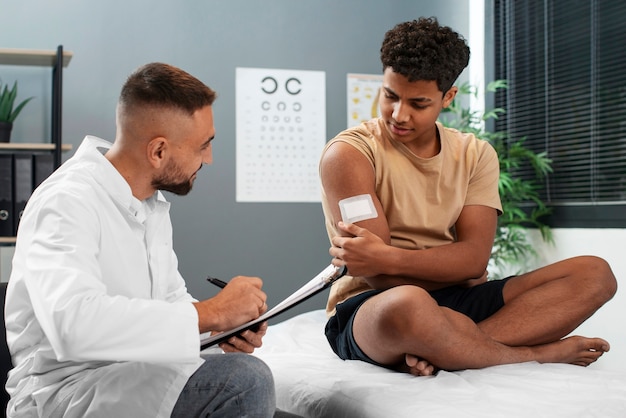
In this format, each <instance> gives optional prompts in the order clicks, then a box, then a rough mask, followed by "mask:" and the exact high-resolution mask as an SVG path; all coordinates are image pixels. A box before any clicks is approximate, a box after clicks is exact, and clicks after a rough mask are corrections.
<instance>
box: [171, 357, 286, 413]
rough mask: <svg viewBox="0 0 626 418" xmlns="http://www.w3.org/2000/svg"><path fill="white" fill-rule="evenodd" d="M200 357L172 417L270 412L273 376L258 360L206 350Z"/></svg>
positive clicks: (273, 406)
mask: <svg viewBox="0 0 626 418" xmlns="http://www.w3.org/2000/svg"><path fill="white" fill-rule="evenodd" d="M202 358H203V359H204V360H205V362H204V364H202V366H200V368H199V369H198V370H196V372H195V373H194V374H193V375H192V376H191V377H190V378H189V380H188V381H187V384H186V385H185V387H184V388H183V391H182V392H181V394H180V396H179V397H178V401H177V402H176V405H174V410H173V411H172V418H196V417H197V418H204V417H208V416H210V417H211V418H221V417H228V418H232V417H241V418H244V417H247V418H257V417H258V418H268V417H272V416H273V415H274V410H275V409H276V395H275V393H274V378H273V377H272V372H271V371H270V369H269V367H267V365H266V364H265V363H264V362H263V361H262V360H260V359H258V358H257V357H254V356H251V355H249V354H243V353H228V354H207V355H202Z"/></svg>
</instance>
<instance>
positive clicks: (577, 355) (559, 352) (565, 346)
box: [535, 336, 611, 367]
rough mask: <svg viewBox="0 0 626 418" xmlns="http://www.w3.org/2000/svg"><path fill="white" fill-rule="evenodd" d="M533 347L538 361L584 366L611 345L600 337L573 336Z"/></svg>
mask: <svg viewBox="0 0 626 418" xmlns="http://www.w3.org/2000/svg"><path fill="white" fill-rule="evenodd" d="M535 348H536V349H538V351H537V353H538V354H539V356H538V358H537V361H539V362H540V363H569V364H575V365H577V366H584V367H586V366H589V365H590V364H591V363H593V362H594V361H596V360H597V359H598V358H600V356H602V354H604V353H606V352H607V351H609V350H610V348H611V347H610V345H609V343H608V342H607V341H605V340H603V339H602V338H587V337H581V336H573V337H568V338H564V339H562V340H560V341H556V342H554V343H550V344H545V345H541V346H537V347H535Z"/></svg>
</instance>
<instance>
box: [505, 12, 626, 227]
mask: <svg viewBox="0 0 626 418" xmlns="http://www.w3.org/2000/svg"><path fill="white" fill-rule="evenodd" d="M493 16H494V40H495V44H494V50H495V55H496V56H495V61H494V62H495V74H496V78H497V79H507V80H508V81H509V88H508V89H507V90H503V91H501V92H500V93H498V94H497V96H496V98H495V103H496V106H497V107H502V108H504V109H505V110H506V113H505V114H504V115H503V116H502V117H500V118H499V119H498V120H497V121H496V124H495V128H496V130H497V131H504V130H506V131H508V132H509V133H510V134H511V137H512V138H514V139H519V138H526V142H525V143H526V145H527V146H528V147H530V148H531V149H533V150H534V151H536V152H541V151H546V152H547V154H548V157H549V158H551V159H552V161H553V163H552V167H553V170H554V172H553V173H552V174H550V175H549V176H548V177H547V178H546V180H545V183H544V188H543V190H542V197H543V198H544V199H545V200H546V201H547V202H548V203H549V204H550V205H551V206H552V207H553V208H554V209H555V216H553V218H554V221H556V223H557V224H558V223H559V216H560V217H561V218H566V219H570V220H571V219H572V217H573V221H574V223H576V225H574V226H594V225H588V221H589V220H591V223H594V222H593V219H596V221H597V222H596V223H598V225H600V226H626V51H625V48H626V31H624V29H623V25H624V23H623V22H624V21H626V1H607V0H524V1H519V0H518V1H514V0H494V14H493ZM518 174H519V175H521V176H523V177H524V176H532V169H531V168H530V167H522V168H521V169H520V172H519V173H518ZM567 207H570V208H573V207H578V208H577V209H569V210H568V209H567ZM585 207H588V208H589V207H594V208H593V209H587V210H585V209H584V208H585ZM564 208H565V209H564ZM581 208H582V209H581ZM603 214H604V215H603ZM603 216H604V217H605V219H604V220H603V219H601V218H602V217H603ZM607 217H608V218H609V219H612V221H611V222H610V225H609V224H607V225H602V224H603V221H606V218H607ZM575 218H579V219H578V220H577V219H575ZM585 219H586V221H585ZM580 220H582V224H580V222H579V221H580ZM585 222H587V224H585ZM605 223H606V222H605ZM557 226H558V225H557Z"/></svg>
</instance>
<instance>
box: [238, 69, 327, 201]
mask: <svg viewBox="0 0 626 418" xmlns="http://www.w3.org/2000/svg"><path fill="white" fill-rule="evenodd" d="M236 106H237V110H236V115H237V148H236V150H237V169H236V171H237V193H236V200H237V202H319V201H320V182H319V175H318V165H319V158H320V155H321V152H322V149H323V148H324V145H325V144H326V75H325V73H324V72H323V71H302V70H284V69H264V68H237V69H236Z"/></svg>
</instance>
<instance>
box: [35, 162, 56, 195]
mask: <svg viewBox="0 0 626 418" xmlns="http://www.w3.org/2000/svg"><path fill="white" fill-rule="evenodd" d="M53 171H54V155H52V154H33V190H35V189H36V188H37V186H39V185H40V184H41V182H42V181H44V180H45V179H47V178H48V176H49V175H50V174H52V172H53Z"/></svg>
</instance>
